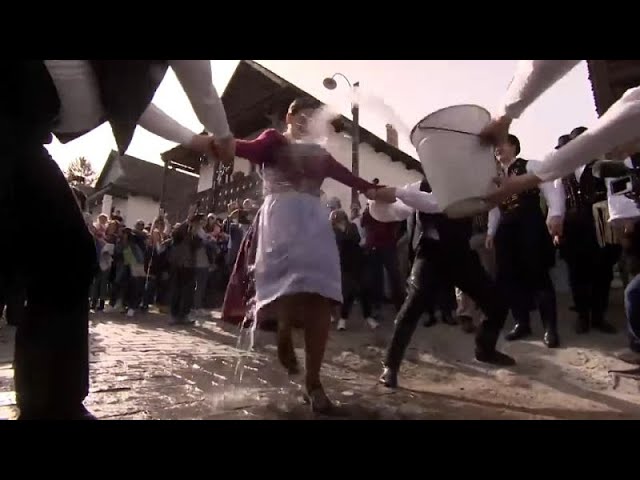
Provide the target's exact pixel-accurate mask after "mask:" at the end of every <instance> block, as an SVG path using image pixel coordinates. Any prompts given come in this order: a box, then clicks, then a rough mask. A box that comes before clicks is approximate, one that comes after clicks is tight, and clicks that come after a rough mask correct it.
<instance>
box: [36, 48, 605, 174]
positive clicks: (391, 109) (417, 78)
mask: <svg viewBox="0 0 640 480" xmlns="http://www.w3.org/2000/svg"><path fill="white" fill-rule="evenodd" d="M256 61H257V62H258V63H260V64H261V65H263V66H264V67H266V68H268V69H269V70H271V71H273V72H274V73H276V74H277V75H279V76H281V77H283V78H284V79H285V80H287V81H289V82H291V83H293V84H295V85H297V86H298V87H299V88H301V89H302V90H305V91H307V92H308V93H310V94H311V95H313V96H315V97H317V98H319V99H320V100H321V101H323V102H325V103H328V104H330V105H332V106H333V107H335V108H336V109H338V110H339V111H340V113H342V114H343V115H345V116H347V117H349V118H350V116H351V114H350V105H349V99H348V97H347V96H346V95H347V93H348V90H349V88H348V85H347V84H346V82H344V81H343V80H342V79H338V88H337V89H336V90H333V91H329V90H326V89H325V88H324V87H323V85H322V80H323V78H325V77H326V76H330V75H332V74H333V73H335V72H340V73H343V74H344V75H346V76H347V77H348V78H349V79H350V80H351V82H357V81H358V82H360V88H361V90H362V93H363V95H364V97H365V98H379V99H382V102H381V101H375V102H373V101H367V100H365V101H363V103H362V105H361V113H360V123H361V125H362V126H363V127H364V128H366V129H368V130H370V131H372V132H373V133H374V134H376V135H378V136H380V137H381V138H384V137H385V125H386V124H387V123H392V124H396V125H398V127H397V129H398V130H399V132H400V137H401V138H400V148H401V149H402V150H404V151H405V152H407V153H408V154H410V155H413V156H414V157H416V152H415V149H414V148H413V147H412V146H411V144H410V142H409V139H408V138H406V137H407V136H406V135H403V134H402V132H403V131H404V130H406V129H411V128H412V127H413V126H414V125H415V124H416V123H417V122H418V121H419V120H420V119H422V118H423V117H425V116H427V115H428V114H429V113H431V112H433V111H434V110H437V109H439V108H442V107H446V106H449V105H455V104H462V103H473V104H478V105H482V106H484V107H485V108H487V109H489V110H493V109H494V107H495V106H496V105H497V104H498V103H499V101H500V99H501V97H502V95H503V94H504V92H505V89H506V88H507V85H508V84H509V82H510V81H511V77H512V75H513V72H514V69H515V65H516V61H515V60H256ZM237 64H238V60H212V71H213V80H214V84H215V86H216V88H217V89H218V92H219V93H220V94H222V92H223V91H224V88H225V86H226V85H227V83H228V81H229V79H230V78H231V75H232V74H233V71H234V70H235V68H236V66H237ZM154 103H155V104H156V105H158V106H159V107H160V108H162V109H163V110H165V111H166V112H167V113H168V114H170V115H171V116H172V117H174V118H175V119H176V120H177V121H179V122H180V123H182V124H183V125H185V126H187V127H189V128H191V129H193V130H194V131H196V132H200V131H202V128H203V127H202V126H201V125H200V123H199V121H198V120H197V118H196V116H195V114H194V113H193V110H192V108H191V105H190V104H189V101H188V100H187V97H186V95H185V93H184V91H183V90H182V87H181V86H180V84H179V82H178V81H177V79H176V77H175V76H174V75H173V72H171V70H169V71H168V73H167V76H166V77H165V79H164V81H163V82H162V84H161V85H160V88H159V89H158V91H157V92H156V95H155V97H154ZM381 104H386V107H381ZM596 118H597V115H596V111H595V106H594V101H593V95H592V92H591V84H590V82H589V79H588V73H587V66H586V62H582V63H581V64H580V65H579V66H578V67H577V68H576V69H574V70H573V71H572V72H571V73H570V74H569V75H568V76H567V77H565V78H564V79H562V80H561V81H560V82H558V84H556V85H555V86H554V87H553V88H552V89H550V90H549V91H548V92H547V93H546V94H544V95H543V96H542V97H541V98H540V99H539V100H538V101H537V102H536V103H534V104H533V106H532V107H531V108H530V109H529V110H527V112H526V113H525V114H524V115H523V117H522V119H520V120H517V121H515V122H514V123H513V126H512V132H513V133H515V134H516V135H517V136H518V137H519V138H520V141H521V144H522V154H521V156H522V157H524V158H529V159H540V158H542V156H543V155H544V154H545V153H547V152H548V151H550V150H552V149H553V148H554V147H555V144H556V140H557V138H558V137H559V136H560V135H562V134H565V133H568V132H569V131H571V130H572V129H573V128H575V127H577V126H579V125H584V126H587V127H588V126H590V125H591V123H592V122H593V121H594V120H595V119H596ZM402 124H403V125H404V127H403V126H402ZM173 146H175V144H173V143H172V142H168V141H166V140H163V139H162V138H160V137H157V136H155V135H153V134H151V133H149V132H146V131H144V130H143V129H141V128H138V129H137V130H136V133H135V136H134V138H133V142H132V143H131V146H130V147H129V150H128V151H127V153H128V154H130V155H133V156H135V157H138V158H141V159H144V160H148V161H151V162H156V163H160V154H161V153H162V152H165V151H166V150H169V149H170V148H172V147H173ZM48 148H49V151H50V152H51V154H52V156H53V158H54V159H55V160H56V161H57V162H58V164H59V165H60V167H61V168H62V169H63V170H64V169H66V167H67V165H68V164H69V163H70V162H71V161H73V159H74V158H76V157H79V156H84V157H87V158H88V159H89V160H90V161H91V163H92V165H93V167H94V169H95V170H96V171H97V172H100V170H101V169H102V166H103V165H104V163H105V161H106V159H107V156H108V155H109V152H110V151H111V150H112V149H115V141H114V140H113V136H112V134H111V129H110V127H109V125H108V124H105V125H102V126H101V127H99V128H97V129H96V130H94V131H92V132H91V133H89V134H87V135H85V136H83V137H81V138H79V139H77V140H74V141H73V142H70V143H68V144H66V145H61V144H60V143H58V142H57V140H54V143H52V144H51V145H49V146H48Z"/></svg>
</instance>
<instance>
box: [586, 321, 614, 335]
mask: <svg viewBox="0 0 640 480" xmlns="http://www.w3.org/2000/svg"><path fill="white" fill-rule="evenodd" d="M591 326H592V327H593V328H594V329H596V330H598V331H599V332H602V333H608V334H614V333H618V330H617V329H616V327H614V326H613V325H611V324H610V323H609V322H607V321H606V320H604V319H600V320H595V319H594V320H593V321H592V323H591Z"/></svg>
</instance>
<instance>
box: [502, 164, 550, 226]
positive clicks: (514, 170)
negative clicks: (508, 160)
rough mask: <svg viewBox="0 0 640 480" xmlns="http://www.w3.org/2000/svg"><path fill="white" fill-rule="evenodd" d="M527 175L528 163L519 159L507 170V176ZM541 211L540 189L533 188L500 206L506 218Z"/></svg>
mask: <svg viewBox="0 0 640 480" xmlns="http://www.w3.org/2000/svg"><path fill="white" fill-rule="evenodd" d="M526 173H527V161H526V160H524V159H522V158H517V159H516V160H515V161H514V162H513V163H512V164H511V165H509V168H508V169H507V173H506V176H508V177H513V176H517V175H524V174H526ZM535 209H538V210H539V209H540V189H538V188H532V189H529V190H526V191H524V192H521V193H516V194H514V195H511V197H509V198H508V199H507V200H505V201H504V202H502V203H501V204H500V213H501V215H502V217H503V219H504V217H509V216H514V215H520V214H522V213H525V212H530V211H532V210H535Z"/></svg>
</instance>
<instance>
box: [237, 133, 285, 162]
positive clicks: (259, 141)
mask: <svg viewBox="0 0 640 480" xmlns="http://www.w3.org/2000/svg"><path fill="white" fill-rule="evenodd" d="M286 143H287V140H286V139H285V138H284V137H283V136H282V134H281V133H280V132H278V131H277V130H275V129H269V130H265V131H264V132H262V133H261V134H260V136H259V137H258V138H256V139H255V140H236V155H237V156H238V157H242V158H246V159H247V160H249V162H251V163H253V164H256V165H261V164H269V163H271V162H272V161H273V152H274V150H275V149H276V148H277V147H279V146H283V145H286Z"/></svg>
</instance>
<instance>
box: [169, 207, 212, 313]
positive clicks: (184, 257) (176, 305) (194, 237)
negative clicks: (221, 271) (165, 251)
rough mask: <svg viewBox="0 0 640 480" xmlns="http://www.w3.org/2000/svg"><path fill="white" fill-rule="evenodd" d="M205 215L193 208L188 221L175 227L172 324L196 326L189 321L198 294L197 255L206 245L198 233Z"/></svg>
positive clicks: (172, 261)
mask: <svg viewBox="0 0 640 480" xmlns="http://www.w3.org/2000/svg"><path fill="white" fill-rule="evenodd" d="M203 218H204V217H203V215H202V214H197V213H195V207H193V208H192V209H191V210H190V212H189V215H188V217H187V219H186V220H185V221H184V222H183V223H182V224H179V225H176V226H175V227H174V230H173V232H172V246H171V251H170V253H169V262H170V265H171V274H170V278H171V323H172V324H173V325H192V324H193V323H194V321H193V320H192V319H191V318H189V314H190V313H191V309H192V307H193V296H194V293H195V287H196V285H195V283H196V280H195V252H196V250H197V248H198V247H199V246H200V245H201V244H202V238H201V237H200V236H199V235H198V231H199V229H200V227H201V225H202V219H203Z"/></svg>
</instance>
